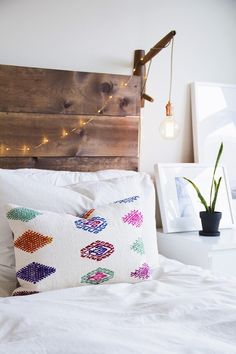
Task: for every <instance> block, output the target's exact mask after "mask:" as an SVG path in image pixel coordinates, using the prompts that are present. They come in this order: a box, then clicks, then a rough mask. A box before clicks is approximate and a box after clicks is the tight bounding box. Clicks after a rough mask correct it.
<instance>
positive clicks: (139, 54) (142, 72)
mask: <svg viewBox="0 0 236 354" xmlns="http://www.w3.org/2000/svg"><path fill="white" fill-rule="evenodd" d="M175 35H176V31H171V32H169V33H168V34H167V35H166V36H165V37H163V38H162V39H161V40H160V41H159V42H158V43H156V44H155V45H154V47H152V48H151V49H150V50H149V52H148V53H147V54H145V51H144V50H142V49H137V50H135V52H134V67H133V74H134V75H138V76H140V78H141V107H144V102H145V100H147V101H149V102H153V101H154V99H153V98H152V97H150V96H149V95H147V94H146V92H145V88H146V82H147V78H148V74H149V70H150V67H151V62H152V58H153V57H154V56H156V55H157V54H158V53H159V52H160V51H161V50H162V49H164V48H166V47H167V46H169V44H170V43H171V62H170V86H169V99H168V102H167V104H166V117H165V118H164V119H163V121H162V122H161V124H160V129H159V130H160V134H161V135H162V137H163V138H165V139H174V138H175V137H176V136H177V135H178V132H179V125H178V123H177V122H176V121H175V119H174V118H173V106H172V103H171V92H172V79H173V48H174V36H175ZM148 62H149V67H148V70H147V74H146V67H145V64H146V63H148Z"/></svg>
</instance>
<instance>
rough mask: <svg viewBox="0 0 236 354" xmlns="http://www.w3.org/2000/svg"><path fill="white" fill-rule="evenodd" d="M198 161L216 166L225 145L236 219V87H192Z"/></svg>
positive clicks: (195, 157)
mask: <svg viewBox="0 0 236 354" xmlns="http://www.w3.org/2000/svg"><path fill="white" fill-rule="evenodd" d="M191 104H192V122H193V143H194V144H193V145H194V161H195V162H198V163H214V160H215V157H216V155H217V151H218V149H219V146H220V143H221V142H223V143H224V151H223V154H222V159H221V161H222V164H223V165H224V166H226V168H227V174H228V178H229V185H230V190H231V194H232V205H233V211H234V215H235V216H236V162H235V161H236V157H235V155H236V85H227V84H217V83H208V82H194V83H192V84H191Z"/></svg>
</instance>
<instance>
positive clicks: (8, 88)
mask: <svg viewBox="0 0 236 354" xmlns="http://www.w3.org/2000/svg"><path fill="white" fill-rule="evenodd" d="M129 79H130V76H126V75H112V74H98V73H86V72H76V71H66V70H53V69H39V68H27V67H17V66H9V65H0V112H32V113H60V114H92V115H95V114H97V111H98V110H99V109H100V108H101V107H103V106H104V104H105V103H106V102H107V100H108V101H109V96H113V98H112V100H111V101H109V103H108V105H107V106H106V107H105V108H104V109H103V114H105V115H111V116H126V115H128V116H132V115H135V116H137V115H139V114H140V78H138V77H135V76H133V77H132V79H131V80H129ZM125 83H128V85H127V86H124V84H125Z"/></svg>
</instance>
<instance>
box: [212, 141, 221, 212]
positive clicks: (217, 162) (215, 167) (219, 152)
mask: <svg viewBox="0 0 236 354" xmlns="http://www.w3.org/2000/svg"><path fill="white" fill-rule="evenodd" d="M223 148H224V145H223V143H221V144H220V148H219V151H218V154H217V157H216V162H215V166H214V170H213V176H212V182H211V191H210V209H212V193H213V186H214V180H215V174H216V169H217V166H218V164H219V161H220V158H221V155H222V152H223Z"/></svg>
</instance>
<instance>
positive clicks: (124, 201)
mask: <svg viewBox="0 0 236 354" xmlns="http://www.w3.org/2000/svg"><path fill="white" fill-rule="evenodd" d="M137 199H139V196H138V195H134V196H133V197H128V198H125V199H121V200H117V201H116V202H115V204H116V203H119V204H122V203H133V202H134V201H136V200H137Z"/></svg>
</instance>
